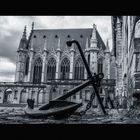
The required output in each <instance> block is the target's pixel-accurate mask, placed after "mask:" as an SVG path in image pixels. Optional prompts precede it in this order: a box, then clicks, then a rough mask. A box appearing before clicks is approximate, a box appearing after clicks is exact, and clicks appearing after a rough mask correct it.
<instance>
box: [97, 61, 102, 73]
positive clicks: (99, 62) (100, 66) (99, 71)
mask: <svg viewBox="0 0 140 140" xmlns="http://www.w3.org/2000/svg"><path fill="white" fill-rule="evenodd" d="M102 72H103V62H102V60H101V59H99V61H98V73H102Z"/></svg>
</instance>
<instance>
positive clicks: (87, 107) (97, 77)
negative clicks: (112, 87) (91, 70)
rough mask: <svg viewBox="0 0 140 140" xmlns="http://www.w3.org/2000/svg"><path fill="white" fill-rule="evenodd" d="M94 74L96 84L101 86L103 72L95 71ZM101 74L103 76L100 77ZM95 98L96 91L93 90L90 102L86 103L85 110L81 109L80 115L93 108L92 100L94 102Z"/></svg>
mask: <svg viewBox="0 0 140 140" xmlns="http://www.w3.org/2000/svg"><path fill="white" fill-rule="evenodd" d="M94 75H95V76H96V80H95V81H96V82H95V86H97V87H100V86H101V84H100V82H101V80H102V79H103V74H102V73H99V74H98V75H96V73H95V74H94ZM99 76H101V77H99ZM94 98H95V91H93V92H92V94H91V95H90V100H89V102H88V104H87V105H86V109H85V110H84V111H81V112H80V113H79V114H80V116H82V115H85V114H86V112H87V110H89V109H90V108H91V106H92V102H93V99H94Z"/></svg>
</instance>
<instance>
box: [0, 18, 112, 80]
mask: <svg viewBox="0 0 140 140" xmlns="http://www.w3.org/2000/svg"><path fill="white" fill-rule="evenodd" d="M33 21H34V22H35V29H48V28H49V29H50V28H52V29H53V28H92V25H93V23H95V24H96V26H97V30H98V32H99V34H100V36H101V37H102V39H103V41H104V42H105V43H106V40H107V39H108V38H111V33H112V32H111V17H110V16H0V58H1V60H2V61H3V62H5V65H3V63H2V61H0V64H1V65H2V66H3V67H5V68H2V67H0V72H1V73H0V79H1V80H6V78H7V80H11V79H12V78H13V79H14V74H15V73H14V72H15V65H16V51H17V48H18V45H19V42H20V39H21V37H22V33H23V30H24V26H25V25H27V36H28V35H29V34H30V30H31V24H32V22H33ZM109 44H110V46H111V47H112V43H111V39H110V40H109ZM1 65H0V66H1ZM9 68H11V70H9ZM8 74H9V75H8ZM12 74H13V75H12ZM4 75H5V77H4ZM6 76H8V77H6Z"/></svg>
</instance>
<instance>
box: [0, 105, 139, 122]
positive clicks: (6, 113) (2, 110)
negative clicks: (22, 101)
mask: <svg viewBox="0 0 140 140" xmlns="http://www.w3.org/2000/svg"><path fill="white" fill-rule="evenodd" d="M107 112H108V115H106V116H104V115H103V114H102V113H101V111H99V109H94V110H92V111H91V110H90V111H88V112H87V113H86V114H85V115H83V116H82V117H80V116H76V115H72V116H71V117H70V118H68V119H65V120H54V119H53V118H48V119H30V118H28V117H27V116H25V114H24V108H21V107H0V124H140V115H139V114H140V112H139V111H137V112H136V111H134V110H131V111H128V110H123V109H109V110H107ZM136 114H137V115H136Z"/></svg>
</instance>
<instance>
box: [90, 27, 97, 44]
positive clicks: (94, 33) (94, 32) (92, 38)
mask: <svg viewBox="0 0 140 140" xmlns="http://www.w3.org/2000/svg"><path fill="white" fill-rule="evenodd" d="M91 40H92V42H95V43H96V42H97V37H96V25H95V24H93V31H92V37H91Z"/></svg>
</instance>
